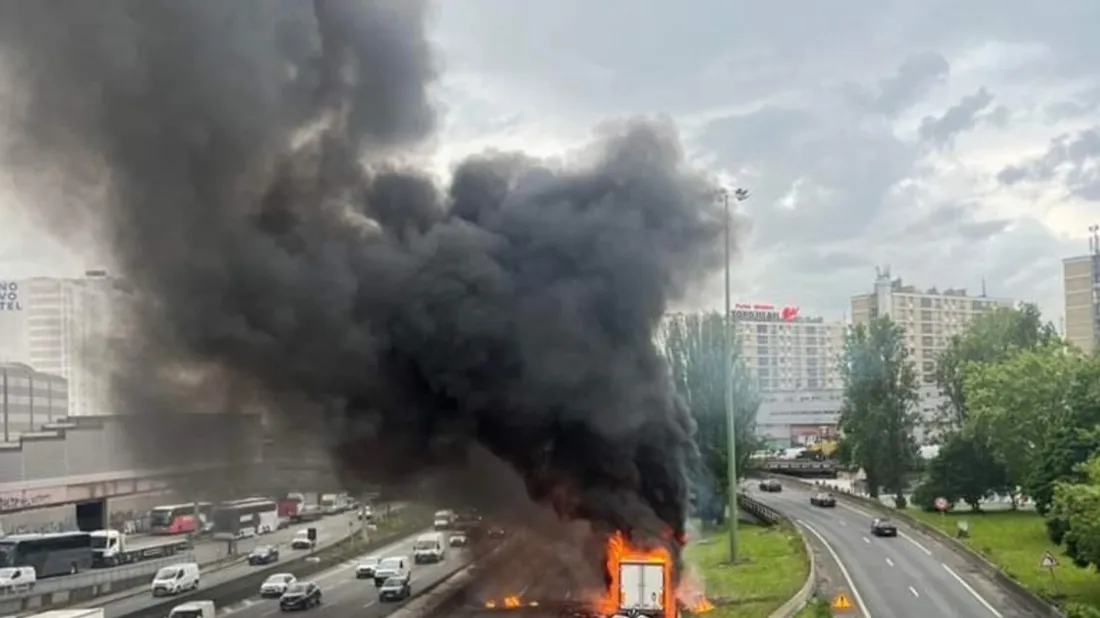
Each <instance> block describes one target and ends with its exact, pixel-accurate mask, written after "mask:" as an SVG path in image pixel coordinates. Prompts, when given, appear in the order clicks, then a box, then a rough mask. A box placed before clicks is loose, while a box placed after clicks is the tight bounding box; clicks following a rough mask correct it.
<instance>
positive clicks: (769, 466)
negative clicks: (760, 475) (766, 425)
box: [758, 459, 838, 479]
mask: <svg viewBox="0 0 1100 618" xmlns="http://www.w3.org/2000/svg"><path fill="white" fill-rule="evenodd" d="M758 467H759V468H760V469H761V470H764V471H765V472H771V473H773V474H787V475H790V476H798V477H801V478H818V479H835V478H836V477H837V471H838V466H837V464H836V462H834V461H829V460H827V459H826V460H823V461H813V460H811V459H766V460H764V461H762V462H760V463H759V464H758Z"/></svg>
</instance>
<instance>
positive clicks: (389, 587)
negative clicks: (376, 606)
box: [378, 577, 412, 603]
mask: <svg viewBox="0 0 1100 618" xmlns="http://www.w3.org/2000/svg"><path fill="white" fill-rule="evenodd" d="M410 596H412V583H411V582H410V581H409V578H408V577H391V578H389V579H387V580H386V581H385V582H383V583H382V587H381V588H379V589H378V600H379V601H381V602H383V603H385V602H386V601H401V600H403V599H407V598H409V597H410Z"/></svg>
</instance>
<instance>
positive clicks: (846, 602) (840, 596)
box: [833, 590, 852, 609]
mask: <svg viewBox="0 0 1100 618" xmlns="http://www.w3.org/2000/svg"><path fill="white" fill-rule="evenodd" d="M833 609H852V600H851V599H849V598H848V593H847V592H844V591H843V590H841V591H839V592H837V593H836V594H835V595H833Z"/></svg>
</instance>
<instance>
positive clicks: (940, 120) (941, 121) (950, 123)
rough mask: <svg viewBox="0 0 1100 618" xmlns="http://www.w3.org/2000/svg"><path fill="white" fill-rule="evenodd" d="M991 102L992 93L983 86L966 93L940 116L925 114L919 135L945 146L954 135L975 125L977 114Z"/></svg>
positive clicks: (939, 145)
mask: <svg viewBox="0 0 1100 618" xmlns="http://www.w3.org/2000/svg"><path fill="white" fill-rule="evenodd" d="M992 103H993V94H992V93H990V92H989V91H988V90H986V89H985V88H982V89H980V90H978V91H977V92H975V93H974V94H971V95H967V96H965V97H963V98H962V100H961V101H959V102H958V103H956V104H955V105H952V106H951V107H949V108H948V109H947V111H946V112H944V113H943V115H942V116H939V117H933V116H925V118H924V120H922V121H921V124H920V129H919V134H920V137H921V139H923V140H925V141H926V142H930V143H931V144H933V145H935V146H938V147H944V146H947V145H949V144H950V143H951V142H952V141H953V140H954V139H955V136H956V135H958V134H960V133H962V132H964V131H967V130H969V129H973V128H974V127H975V126H977V124H978V121H979V114H981V112H982V111H984V110H985V109H986V108H988V107H989V106H990V105H991V104H992Z"/></svg>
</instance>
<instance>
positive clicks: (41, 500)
mask: <svg viewBox="0 0 1100 618" xmlns="http://www.w3.org/2000/svg"><path fill="white" fill-rule="evenodd" d="M67 498H68V495H67V493H66V491H65V488H64V487H61V488H50V489H25V490H19V491H4V492H0V513H11V512H12V511H21V510H23V509H32V508H35V507H41V506H46V505H49V504H62V503H64V502H66V501H67Z"/></svg>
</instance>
